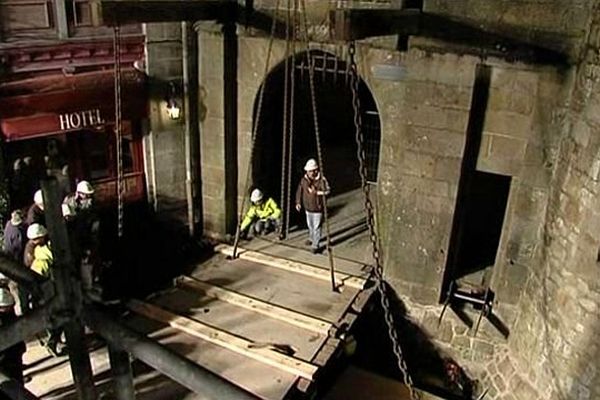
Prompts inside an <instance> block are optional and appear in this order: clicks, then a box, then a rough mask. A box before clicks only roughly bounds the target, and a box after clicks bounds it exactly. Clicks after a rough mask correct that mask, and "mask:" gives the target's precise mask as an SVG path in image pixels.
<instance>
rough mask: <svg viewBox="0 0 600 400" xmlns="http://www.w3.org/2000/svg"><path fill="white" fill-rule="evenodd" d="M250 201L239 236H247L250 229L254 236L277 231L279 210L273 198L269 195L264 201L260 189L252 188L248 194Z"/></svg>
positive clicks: (244, 237)
mask: <svg viewBox="0 0 600 400" xmlns="http://www.w3.org/2000/svg"><path fill="white" fill-rule="evenodd" d="M250 202H251V203H252V204H251V205H250V209H249V210H248V212H247V213H246V216H245V217H244V220H243V221H242V226H241V227H240V237H242V238H243V239H246V238H248V233H249V231H250V230H252V231H253V233H254V235H255V236H259V235H266V234H267V233H270V232H274V231H277V230H278V229H279V225H280V217H281V210H280V209H279V207H278V206H277V203H275V200H273V199H272V198H271V197H269V198H268V199H267V201H265V200H264V195H263V193H262V192H261V191H260V189H254V190H253V191H252V194H251V195H250Z"/></svg>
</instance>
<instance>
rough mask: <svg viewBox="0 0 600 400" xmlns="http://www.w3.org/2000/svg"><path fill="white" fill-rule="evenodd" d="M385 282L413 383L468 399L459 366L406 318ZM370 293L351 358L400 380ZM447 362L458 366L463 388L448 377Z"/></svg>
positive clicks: (467, 386) (450, 396)
mask: <svg viewBox="0 0 600 400" xmlns="http://www.w3.org/2000/svg"><path fill="white" fill-rule="evenodd" d="M386 286H387V292H388V294H389V297H390V308H391V311H392V314H393V316H394V321H395V322H396V332H397V334H398V337H399V340H400V345H401V348H402V351H403V355H404V358H405V361H406V365H407V367H408V371H409V373H410V375H411V377H412V379H413V381H414V382H415V385H416V387H417V388H419V389H422V390H425V391H427V392H430V393H432V394H435V395H436V396H440V397H442V398H445V399H471V398H472V394H473V387H472V384H471V381H470V380H469V379H468V378H467V377H466V375H464V372H463V371H462V369H460V367H458V364H457V363H455V362H454V361H453V360H451V359H450V358H449V357H448V356H446V355H445V354H443V353H442V352H441V351H440V350H439V349H438V348H437V347H436V345H435V344H434V343H433V341H432V338H431V337H430V336H429V335H428V334H427V333H425V332H424V331H423V330H422V329H421V328H420V327H419V326H418V325H416V324H415V323H414V322H412V321H411V320H410V319H409V318H407V316H408V312H407V309H406V306H405V304H404V303H403V302H402V300H400V299H399V298H398V297H397V295H396V293H395V291H394V290H393V289H392V288H391V287H390V286H389V285H387V284H386ZM374 297H375V298H374V299H373V300H374V301H373V304H372V308H371V309H370V310H369V311H370V312H367V313H365V314H364V315H363V316H362V317H361V319H360V320H359V322H358V324H357V326H356V332H355V334H356V339H357V343H358V347H357V352H356V355H355V358H354V361H353V362H354V364H357V365H358V366H359V367H361V368H364V369H366V370H370V371H372V372H375V373H377V374H381V375H384V376H387V377H389V378H392V379H396V380H399V381H402V374H401V372H400V370H399V368H398V364H397V359H396V356H395V355H394V352H393V347H392V342H391V340H390V336H389V333H388V328H387V325H386V323H385V320H384V315H383V311H382V310H383V309H382V306H381V304H380V301H379V294H378V293H376V294H375V295H374ZM449 365H454V366H456V367H457V368H458V370H457V371H456V372H459V373H462V374H463V376H462V377H461V378H460V379H462V383H463V385H464V389H460V388H459V386H458V385H457V384H456V383H453V382H452V381H451V378H450V375H451V374H449V373H448V372H449V371H448V367H449Z"/></svg>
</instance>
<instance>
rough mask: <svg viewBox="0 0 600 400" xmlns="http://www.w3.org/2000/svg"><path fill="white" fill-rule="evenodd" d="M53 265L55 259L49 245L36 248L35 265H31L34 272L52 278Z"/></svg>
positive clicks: (34, 252) (34, 251)
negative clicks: (51, 268) (51, 269)
mask: <svg viewBox="0 0 600 400" xmlns="http://www.w3.org/2000/svg"><path fill="white" fill-rule="evenodd" d="M53 263H54V257H53V256H52V250H50V246H49V245H48V244H45V245H43V246H35V249H34V250H33V263H31V269H32V270H34V271H35V272H37V273H38V274H40V275H42V276H46V277H47V276H50V267H52V264H53Z"/></svg>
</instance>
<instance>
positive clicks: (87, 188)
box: [77, 181, 94, 194]
mask: <svg viewBox="0 0 600 400" xmlns="http://www.w3.org/2000/svg"><path fill="white" fill-rule="evenodd" d="M77 192H79V193H83V194H93V193H94V188H93V187H92V185H91V184H90V183H89V182H88V181H81V182H79V183H78V184H77Z"/></svg>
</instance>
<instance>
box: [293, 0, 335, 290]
mask: <svg viewBox="0 0 600 400" xmlns="http://www.w3.org/2000/svg"><path fill="white" fill-rule="evenodd" d="M300 6H301V13H302V15H303V18H304V34H305V40H306V61H307V62H308V82H309V87H310V101H311V106H312V114H313V123H314V127H315V139H316V142H317V162H318V163H319V169H320V170H321V177H322V179H325V169H324V165H323V152H322V150H321V134H320V131H319V116H318V114H317V96H316V94H315V62H314V59H313V57H311V55H310V47H309V40H310V39H309V37H308V20H307V17H306V3H305V0H301V2H300ZM323 217H324V219H325V234H326V235H327V240H326V241H325V243H326V247H327V254H328V256H329V272H330V274H331V288H332V290H333V291H334V292H335V291H337V290H338V288H337V284H336V282H335V267H334V261H333V249H332V248H331V234H330V228H329V216H328V212H327V196H325V195H324V196H323Z"/></svg>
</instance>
